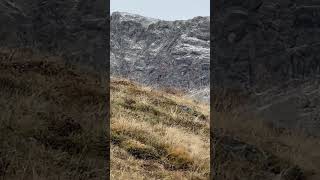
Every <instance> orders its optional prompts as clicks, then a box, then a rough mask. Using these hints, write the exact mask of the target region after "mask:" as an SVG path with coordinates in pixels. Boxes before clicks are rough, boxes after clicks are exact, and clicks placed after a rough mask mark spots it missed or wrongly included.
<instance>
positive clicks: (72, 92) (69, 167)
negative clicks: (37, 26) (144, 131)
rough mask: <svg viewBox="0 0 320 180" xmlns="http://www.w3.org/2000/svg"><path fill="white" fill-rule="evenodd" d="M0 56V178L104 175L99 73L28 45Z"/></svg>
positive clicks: (102, 92) (103, 114)
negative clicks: (35, 49)
mask: <svg viewBox="0 0 320 180" xmlns="http://www.w3.org/2000/svg"><path fill="white" fill-rule="evenodd" d="M0 59H1V61H0V94H1V96H0V109H1V111H0V178H1V179H2V178H3V179H106V178H107V175H108V174H107V173H106V172H107V165H108V162H107V161H106V158H107V157H108V156H109V154H108V147H109V144H108V139H107V137H108V136H107V133H108V132H107V126H106V123H107V107H106V102H107V99H106V98H107V94H106V91H105V87H104V86H102V85H101V82H100V80H101V77H100V76H101V74H98V73H96V72H95V71H93V70H92V69H89V68H81V69H80V68H79V67H77V66H70V65H69V64H67V63H66V62H65V59H63V58H61V57H55V56H52V55H50V54H41V53H38V52H37V51H33V50H31V49H6V48H1V49H0Z"/></svg>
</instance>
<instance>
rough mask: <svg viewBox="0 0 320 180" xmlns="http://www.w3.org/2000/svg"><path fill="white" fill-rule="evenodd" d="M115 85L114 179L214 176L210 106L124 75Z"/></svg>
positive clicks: (112, 113) (112, 131)
mask: <svg viewBox="0 0 320 180" xmlns="http://www.w3.org/2000/svg"><path fill="white" fill-rule="evenodd" d="M110 88H111V116H112V117H111V179H114V180H117V179H119V180H124V179H137V180H139V179H148V180H149V179H199V180H200V179H208V178H209V174H210V173H209V171H210V150H209V148H210V140H209V107H208V106H206V105H203V104H200V103H196V102H194V101H192V100H188V99H186V98H184V97H183V96H181V95H179V94H178V93H174V94H172V93H169V92H170V91H166V92H165V91H161V92H160V91H156V90H153V89H151V88H147V87H143V86H141V85H139V84H135V83H132V82H130V81H127V80H124V79H113V80H112V81H111V87H110ZM171 92H172V91H171Z"/></svg>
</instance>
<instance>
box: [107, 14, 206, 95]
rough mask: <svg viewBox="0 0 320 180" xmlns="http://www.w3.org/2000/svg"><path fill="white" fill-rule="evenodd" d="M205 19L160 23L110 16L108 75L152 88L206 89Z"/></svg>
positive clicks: (142, 18) (130, 17)
mask: <svg viewBox="0 0 320 180" xmlns="http://www.w3.org/2000/svg"><path fill="white" fill-rule="evenodd" d="M209 21H210V20H209V17H195V18H193V19H190V20H185V21H163V20H158V19H152V18H146V17H142V16H139V15H134V14H129V13H121V12H114V13H113V14H112V15H111V28H110V33H111V38H110V40H111V42H110V43H111V59H110V61H111V73H112V74H113V75H117V76H122V77H126V78H130V79H132V80H135V81H137V82H141V83H144V84H148V85H154V86H162V87H163V86H167V87H175V88H181V89H201V88H203V87H208V85H209V65H210V56H209V52H210V43H209V40H210V34H209V32H210V29H209Z"/></svg>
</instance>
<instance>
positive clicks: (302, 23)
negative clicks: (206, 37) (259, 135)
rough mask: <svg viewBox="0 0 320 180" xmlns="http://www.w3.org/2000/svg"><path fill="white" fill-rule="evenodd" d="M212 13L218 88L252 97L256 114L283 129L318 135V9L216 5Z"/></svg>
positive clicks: (237, 0) (283, 2) (314, 5)
mask: <svg viewBox="0 0 320 180" xmlns="http://www.w3.org/2000/svg"><path fill="white" fill-rule="evenodd" d="M214 7H215V9H214V10H213V12H214V13H215V14H214V17H213V19H214V22H213V23H214V27H219V28H215V29H214V41H213V46H214V48H215V50H214V52H215V54H214V56H213V61H214V62H213V64H214V69H215V70H214V72H213V74H212V78H213V80H214V84H215V87H217V88H224V89H233V90H235V89H236V90H240V91H241V92H246V93H249V94H250V95H251V97H253V98H252V99H253V101H250V103H249V104H251V105H253V106H254V109H255V112H258V114H260V115H262V116H263V117H264V118H266V119H268V120H271V121H273V122H274V123H275V124H277V125H279V126H281V127H298V128H302V129H307V130H308V131H309V130H310V131H312V132H315V130H318V129H319V127H320V116H319V112H320V110H319V107H320V101H319V100H318V99H319V98H318V97H319V96H320V91H319V90H318V89H319V88H318V87H319V86H318V82H319V78H320V52H319V49H320V24H319V22H320V3H319V2H318V1H308V2H307V1H302V0H280V1H279V0H245V1H243V0H230V1H224V0H217V1H215V6H214ZM303 99H305V100H303ZM302 101H306V102H310V103H307V104H308V105H307V104H306V105H302V104H301V102H302ZM257 102H258V103H257ZM309 126H311V127H309Z"/></svg>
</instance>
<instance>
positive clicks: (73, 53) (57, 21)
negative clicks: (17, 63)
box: [0, 0, 109, 69]
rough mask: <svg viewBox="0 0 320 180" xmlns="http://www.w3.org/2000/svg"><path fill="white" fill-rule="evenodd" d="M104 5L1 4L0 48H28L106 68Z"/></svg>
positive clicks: (61, 0)
mask: <svg viewBox="0 0 320 180" xmlns="http://www.w3.org/2000/svg"><path fill="white" fill-rule="evenodd" d="M104 3H106V2H104V1H98V0H93V1H88V0H54V1H53V0H45V1H44V0H30V1H23V0H2V1H1V2H0V23H1V27H0V45H1V46H5V47H30V48H33V49H39V50H44V51H48V52H52V53H54V54H59V55H63V56H65V57H66V58H67V59H70V61H75V62H82V63H88V64H91V65H92V66H94V67H104V69H105V68H106V64H107V62H106V59H107V54H106V49H107V48H108V47H107V43H106V42H105V40H106V35H107V32H108V28H109V27H108V26H107V18H106V17H107V13H108V12H106V9H105V8H104V7H106V6H105V4H104Z"/></svg>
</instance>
